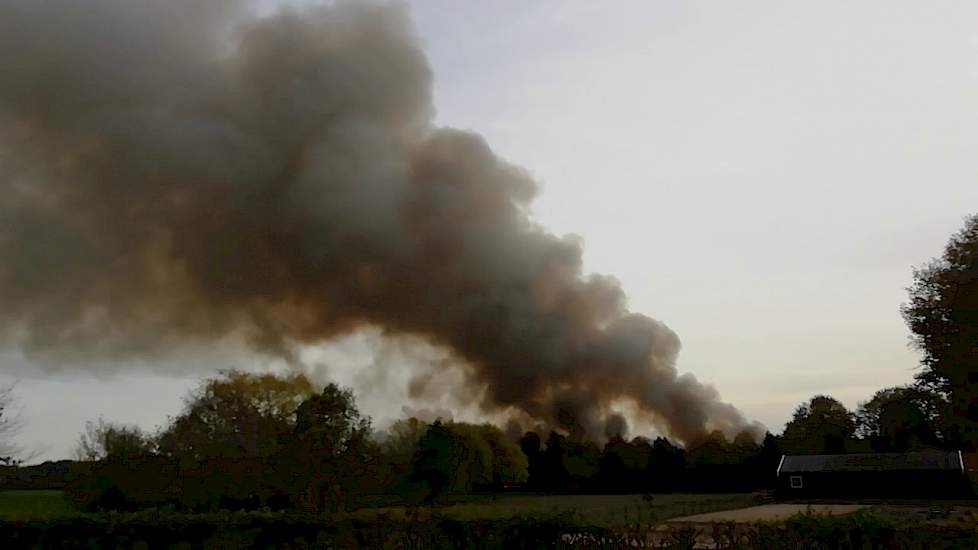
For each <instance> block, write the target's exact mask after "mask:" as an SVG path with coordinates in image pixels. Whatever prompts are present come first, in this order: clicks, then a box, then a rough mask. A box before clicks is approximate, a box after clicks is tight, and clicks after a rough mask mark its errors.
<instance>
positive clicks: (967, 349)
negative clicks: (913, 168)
mask: <svg viewBox="0 0 978 550" xmlns="http://www.w3.org/2000/svg"><path fill="white" fill-rule="evenodd" d="M913 279H914V280H913V285H912V286H911V287H910V288H909V289H908V292H909V294H910V300H909V302H907V303H905V304H904V305H903V306H902V308H901V310H902V313H903V318H904V320H905V321H906V323H907V326H908V327H909V328H910V331H911V333H913V336H912V338H913V343H914V346H915V347H916V348H917V349H918V350H920V352H921V353H922V354H923V358H922V363H921V370H920V372H919V374H918V375H917V380H918V381H919V382H920V383H921V384H922V385H924V386H925V387H928V388H931V389H933V390H935V391H937V392H939V393H941V394H942V395H943V396H944V397H945V399H946V401H947V408H946V411H945V412H944V414H943V415H942V416H943V420H944V421H943V431H944V432H945V434H944V436H945V439H946V440H948V443H949V444H951V445H958V446H962V447H966V448H968V449H975V448H978V215H975V216H971V217H970V218H968V219H967V220H966V222H965V225H964V228H962V229H961V231H959V232H958V233H956V234H955V235H953V236H952V237H951V239H950V241H948V243H947V246H946V247H945V248H944V253H943V254H942V255H941V257H939V258H935V259H933V260H932V261H931V262H930V263H928V264H926V265H924V266H923V267H921V268H919V269H916V270H914V274H913Z"/></svg>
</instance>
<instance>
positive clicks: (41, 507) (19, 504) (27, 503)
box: [0, 490, 75, 520]
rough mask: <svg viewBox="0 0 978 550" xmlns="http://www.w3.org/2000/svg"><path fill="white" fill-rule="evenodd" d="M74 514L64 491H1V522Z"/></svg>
mask: <svg viewBox="0 0 978 550" xmlns="http://www.w3.org/2000/svg"><path fill="white" fill-rule="evenodd" d="M74 513H75V512H74V510H72V508H71V507H70V506H69V504H68V502H67V501H66V500H65V496H64V493H63V492H62V491H40V490H28V491H0V520H22V519H44V518H56V517H65V516H69V515H73V514H74Z"/></svg>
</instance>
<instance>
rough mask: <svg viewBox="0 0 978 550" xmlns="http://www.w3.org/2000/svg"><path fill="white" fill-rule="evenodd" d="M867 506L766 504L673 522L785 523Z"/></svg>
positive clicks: (847, 512)
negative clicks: (798, 516) (791, 518)
mask: <svg viewBox="0 0 978 550" xmlns="http://www.w3.org/2000/svg"><path fill="white" fill-rule="evenodd" d="M866 507H867V505H866V504H765V505H763V506H751V507H749V508H738V509H736V510H724V511H722V512H709V513H706V514H696V515H693V516H682V517H678V518H673V519H671V520H670V521H673V522H685V523H727V522H733V523H754V522H758V521H784V520H786V519H788V518H790V517H792V516H796V515H798V514H814V515H820V516H821V515H827V516H836V515H842V514H851V513H853V512H855V511H858V510H862V509H864V508H866Z"/></svg>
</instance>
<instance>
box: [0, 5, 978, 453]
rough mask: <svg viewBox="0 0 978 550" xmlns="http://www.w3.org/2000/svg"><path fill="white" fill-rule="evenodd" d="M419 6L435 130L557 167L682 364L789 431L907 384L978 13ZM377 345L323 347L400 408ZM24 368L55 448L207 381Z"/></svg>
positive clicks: (48, 443) (551, 206)
mask: <svg viewBox="0 0 978 550" xmlns="http://www.w3.org/2000/svg"><path fill="white" fill-rule="evenodd" d="M411 4H412V7H413V11H414V14H415V20H416V23H417V25H418V31H419V34H420V36H421V37H422V39H423V40H424V43H425V48H426V50H427V52H428V54H429V58H430V62H431V65H432V67H433V70H434V74H435V104H436V107H437V109H438V115H437V118H438V122H439V123H440V124H444V125H450V126H457V127H462V128H467V129H472V130H475V131H478V132H480V133H481V134H483V135H484V136H485V137H486V139H487V141H488V142H489V143H490V145H491V146H492V147H493V148H494V149H495V150H496V151H497V152H498V153H499V154H501V155H502V156H503V157H505V158H507V159H509V160H510V161H513V162H515V163H517V164H520V165H522V166H523V167H525V168H527V169H528V170H529V171H530V172H531V173H532V174H533V175H534V176H535V177H536V178H537V179H538V180H539V181H541V182H542V184H543V188H544V192H543V194H542V196H541V197H540V198H539V199H538V200H537V202H536V203H535V208H534V212H535V217H536V219H537V220H538V221H539V222H540V223H541V224H542V225H544V226H545V227H547V228H549V229H550V230H552V231H554V232H556V233H560V234H564V233H574V234H577V235H579V236H580V237H581V238H582V239H583V241H584V243H585V262H586V268H587V270H588V271H596V272H602V273H608V274H612V275H615V276H616V277H618V278H619V279H620V280H621V282H622V284H623V286H624V287H625V289H626V291H627V292H628V294H629V297H630V304H631V307H632V309H633V310H635V311H639V312H642V313H645V314H648V315H651V316H653V317H655V318H657V319H659V320H662V321H663V322H665V323H666V324H668V325H669V326H670V327H671V328H673V329H674V330H675V331H676V332H677V333H678V334H679V336H680V338H681V339H682V342H683V351H682V353H681V355H680V360H679V363H680V369H681V370H683V371H689V372H693V373H695V374H696V375H697V377H699V378H700V379H701V380H703V381H705V382H708V383H711V384H713V385H714V386H715V387H716V388H717V389H718V390H719V391H720V393H721V394H722V396H723V397H724V399H725V400H727V401H730V402H731V403H733V404H735V405H737V406H738V407H740V408H741V409H742V410H743V411H744V412H745V414H746V415H747V416H748V417H751V418H753V419H757V420H759V421H761V422H762V423H764V424H766V425H767V426H768V427H769V428H770V429H771V430H772V431H780V430H781V428H782V426H783V424H784V422H785V421H786V420H787V418H788V417H789V416H790V414H791V412H792V410H793V408H794V407H795V406H796V405H797V404H799V403H800V402H801V401H803V400H804V399H807V398H808V397H811V396H812V395H814V394H817V393H827V394H830V395H833V396H835V397H837V398H839V399H840V400H842V401H843V402H844V403H845V404H846V405H848V406H850V407H855V406H856V404H857V402H858V401H860V400H864V399H867V398H869V397H870V396H871V395H872V393H873V392H874V391H875V390H877V389H879V388H881V387H884V386H889V385H895V384H902V383H906V382H909V381H910V380H911V378H912V375H913V369H914V366H915V364H916V362H917V355H916V353H915V352H913V351H912V350H910V349H908V347H907V336H908V333H907V330H906V329H905V327H904V325H903V323H902V320H901V318H900V315H899V305H900V303H901V302H902V301H904V299H905V295H906V294H905V291H904V287H906V286H907V285H908V284H909V283H910V277H911V267H912V266H914V265H919V264H920V263H922V262H924V261H925V260H927V259H928V258H930V257H932V256H935V255H937V254H938V253H939V252H940V251H941V248H942V246H943V245H944V243H945V242H946V240H947V238H948V237H949V236H950V234H951V233H953V232H954V231H956V230H957V229H958V228H959V227H960V226H961V225H962V220H963V217H964V216H966V215H968V214H969V213H973V212H975V211H978V185H976V182H978V155H976V154H975V151H978V4H976V3H974V2H965V1H961V2H926V3H925V2H911V1H905V2H904V1H894V0H886V1H877V2H871V1H864V2H858V3H854V2H842V1H822V2H783V1H765V2H760V1H756V2H755V1H740V2H718V1H717V2H688V1H678V0H677V1H628V2H625V1H616V2H602V3H598V2H568V1H534V2H527V1H525V0H524V1H515V0H498V1H494V2H458V1H451V0H416V1H414V2H411ZM366 340H367V341H375V340H376V338H374V339H371V338H367V339H366ZM369 348H370V346H369V345H366V344H364V343H363V339H356V338H354V339H351V340H350V341H348V342H345V343H344V344H343V345H342V346H340V348H339V349H338V350H337V349H334V350H329V351H325V352H322V353H324V354H325V356H326V358H327V359H326V360H327V361H328V362H329V363H330V365H331V368H332V370H331V371H330V373H329V375H328V376H333V377H335V378H338V379H339V380H340V381H342V382H345V383H349V384H354V385H355V387H356V389H357V390H358V393H359V394H360V396H361V399H362V400H363V404H364V408H365V409H366V410H367V412H369V413H373V414H375V415H377V416H378V417H381V418H383V417H385V416H386V417H389V416H390V415H392V414H397V413H398V412H399V411H400V405H401V403H400V402H399V401H394V402H397V403H398V405H397V406H396V407H393V408H392V407H391V406H390V405H389V403H390V402H392V401H391V398H390V396H391V395H394V396H397V395H402V394H403V387H401V385H402V383H403V380H402V379H400V378H398V377H396V376H394V377H392V378H390V379H386V380H385V381H384V384H385V385H386V386H385V387H386V389H385V390H384V391H380V392H376V393H374V394H373V395H368V394H367V392H366V390H367V389H368V388H370V387H376V386H377V385H378V384H380V383H381V381H380V380H379V379H378V378H377V377H376V376H373V375H371V374H370V373H374V372H375V371H376V370H375V369H370V368H369V366H370V364H371V363H372V362H373V359H372V358H371V357H370V355H369V354H368V353H367V351H366V350H368V349H369ZM3 361H4V362H3V363H2V365H3V369H4V370H3V371H2V372H0V381H3V380H15V379H16V380H19V385H18V393H19V395H20V396H21V400H22V404H23V415H24V418H25V420H26V421H27V423H28V424H27V426H26V429H25V431H24V433H23V434H22V437H21V443H22V445H23V446H25V447H27V448H29V449H37V450H38V451H40V455H39V457H40V458H58V457H63V456H67V455H68V454H69V453H70V449H71V448H72V446H73V444H74V440H75V438H76V436H77V434H78V433H79V432H80V431H81V429H82V428H83V425H84V422H85V421H86V420H88V419H92V418H95V417H97V416H99V415H104V416H105V417H106V418H108V419H110V420H128V421H133V422H136V423H138V424H140V425H141V426H143V427H146V428H152V427H154V426H156V425H159V424H162V423H163V422H164V421H165V420H166V415H168V414H173V413H175V412H177V410H178V409H179V407H180V404H181V397H182V395H183V394H184V393H185V392H186V390H187V389H188V388H189V387H191V386H192V385H193V384H194V383H195V380H196V379H197V378H198V377H199V376H201V375H202V374H203V373H206V372H207V371H206V370H194V369H180V370H175V371H166V369H165V368H157V369H155V370H154V371H149V370H147V369H144V368H142V367H137V368H132V369H129V370H123V371H120V372H117V373H115V374H113V375H106V374H102V375H101V377H100V378H96V377H95V376H94V375H91V376H90V375H88V374H85V373H80V372H78V371H75V372H74V373H73V374H72V375H71V376H70V377H69V376H68V375H57V374H52V373H51V372H50V371H45V372H41V371H39V370H37V369H34V368H32V367H31V366H30V365H29V364H28V362H26V361H24V360H23V359H22V358H20V357H18V356H17V354H16V352H15V351H10V352H8V353H7V354H6V355H4V356H3ZM244 361H246V360H244V359H241V358H240V357H228V358H227V361H226V364H217V365H215V368H216V367H225V366H228V365H230V364H237V365H241V364H242V362H244ZM216 362H220V359H218V360H217V361H216ZM161 372H171V374H166V375H164V374H161ZM326 376H327V375H323V377H324V378H325V377H326ZM446 404H447V402H446V403H438V404H433V405H432V406H433V407H434V406H445V405H446ZM415 405H417V406H421V405H420V404H415Z"/></svg>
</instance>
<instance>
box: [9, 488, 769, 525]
mask: <svg viewBox="0 0 978 550" xmlns="http://www.w3.org/2000/svg"><path fill="white" fill-rule="evenodd" d="M753 504H754V497H753V496H752V495H750V494H716V495H692V494H661V495H652V496H651V498H650V499H648V498H647V497H643V496H642V495H504V496H499V497H498V498H496V499H495V500H493V499H492V498H491V497H487V496H484V497H475V498H473V499H471V500H470V501H468V502H462V503H457V504H452V505H448V506H440V507H438V509H437V510H438V512H439V513H441V514H444V515H447V516H450V517H454V518H458V519H501V518H507V517H514V516H532V515H538V514H545V515H550V514H558V513H573V514H574V515H575V516H576V517H577V518H578V519H579V520H580V521H582V522H583V523H587V524H590V525H600V526H608V527H612V526H621V525H626V524H633V523H636V522H642V523H650V522H657V521H663V520H666V519H669V518H672V517H678V516H685V515H690V514H701V513H706V512H715V511H719V510H731V509H734V508H743V507H746V506H751V505H753ZM75 513H76V512H75V511H74V510H72V509H71V508H70V507H69V506H68V504H67V503H66V502H65V500H64V498H63V496H62V494H61V492H60V491H0V519H26V518H46V517H57V516H66V515H71V514H75ZM379 513H388V514H392V515H395V516H397V515H403V514H404V513H405V510H404V508H401V507H383V508H371V509H364V510H360V511H359V512H356V514H357V515H373V514H379Z"/></svg>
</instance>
